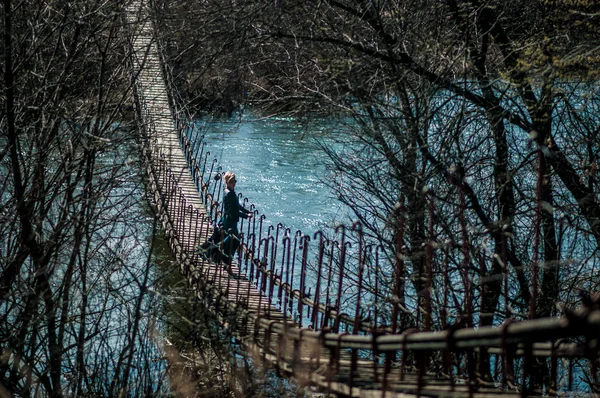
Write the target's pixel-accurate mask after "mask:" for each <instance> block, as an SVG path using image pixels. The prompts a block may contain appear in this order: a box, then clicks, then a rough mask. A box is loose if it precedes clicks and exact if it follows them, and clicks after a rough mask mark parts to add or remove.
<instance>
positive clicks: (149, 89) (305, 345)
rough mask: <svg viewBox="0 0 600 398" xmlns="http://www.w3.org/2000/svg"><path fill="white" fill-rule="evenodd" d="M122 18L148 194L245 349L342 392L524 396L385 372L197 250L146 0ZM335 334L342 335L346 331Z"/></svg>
mask: <svg viewBox="0 0 600 398" xmlns="http://www.w3.org/2000/svg"><path fill="white" fill-rule="evenodd" d="M127 18H128V23H129V25H130V26H129V27H130V32H131V38H132V40H131V42H132V55H133V56H132V62H133V69H134V81H135V95H136V103H137V104H138V105H139V106H140V108H139V109H138V116H140V118H139V123H140V125H139V127H140V129H141V130H142V131H144V132H145V134H146V138H147V140H146V143H145V151H144V154H145V156H146V157H147V159H146V161H147V173H148V183H149V187H148V188H149V189H148V190H149V192H150V194H151V195H152V198H151V201H152V202H153V205H154V207H155V209H156V210H157V214H159V217H160V219H161V222H162V225H163V228H164V230H165V231H166V234H167V236H168V238H169V243H170V246H171V250H172V252H173V254H174V256H175V258H176V259H177V260H178V261H179V263H180V265H181V271H182V272H183V273H185V274H186V275H187V278H188V282H189V284H190V287H191V288H192V289H195V292H196V294H197V295H198V296H199V297H202V296H203V295H208V296H211V297H212V299H213V301H212V302H210V303H207V309H208V310H211V311H213V312H214V313H215V315H216V316H217V317H219V319H220V322H221V324H222V325H223V326H224V327H227V328H228V329H230V330H231V331H232V332H234V334H235V335H236V337H237V338H238V339H239V340H240V341H241V343H242V345H243V346H244V347H245V349H246V350H247V351H248V352H249V353H254V354H255V355H256V356H257V357H260V358H262V359H264V360H266V361H269V362H270V363H271V364H274V365H275V366H277V367H278V368H279V369H280V370H282V371H283V372H285V373H287V374H289V375H291V376H293V377H294V378H295V379H297V380H300V381H301V382H305V383H307V384H313V385H316V386H319V387H320V388H321V389H323V390H324V391H328V392H333V393H338V394H342V395H346V396H353V397H354V396H356V397H359V396H360V397H384V396H385V397H405V396H421V395H425V396H457V397H459V396H460V397H462V396H473V397H483V396H490V397H491V396H498V395H503V396H521V395H520V394H519V393H517V391H516V390H512V391H502V390H501V389H499V388H496V387H495V386H493V385H485V384H481V383H480V384H478V385H475V384H476V383H475V382H468V381H467V380H463V379H460V378H458V377H455V378H450V377H449V376H448V377H444V376H443V375H442V372H437V373H436V374H433V373H427V372H425V371H424V370H421V373H420V374H419V372H418V370H414V369H413V371H412V372H408V371H407V372H404V371H403V369H404V366H400V365H399V364H398V363H396V362H395V363H394V364H393V365H394V366H393V368H392V371H391V372H385V371H384V370H385V368H384V365H383V362H382V360H381V359H378V360H377V361H373V360H365V359H361V358H358V357H357V351H358V350H351V349H350V350H349V349H339V347H340V346H339V345H338V347H337V348H335V349H334V348H328V346H327V345H326V344H323V339H324V338H325V335H326V332H325V331H321V332H319V333H317V332H313V331H311V330H307V329H301V328H299V327H298V325H297V324H296V323H295V322H294V321H293V320H291V319H289V318H286V316H285V315H284V313H282V312H281V311H280V310H279V309H278V308H277V307H276V306H275V305H273V304H272V303H270V302H269V299H268V297H267V296H265V295H264V294H262V293H261V291H260V290H259V289H257V287H256V286H255V285H254V284H253V283H251V282H250V281H249V280H248V279H247V275H245V274H244V273H243V272H242V270H241V269H240V267H239V266H238V264H235V263H234V264H232V267H231V270H229V271H228V270H227V269H226V267H224V266H223V265H220V264H214V263H211V262H207V261H204V260H202V259H200V258H199V257H198V256H197V254H195V250H196V248H197V246H198V245H199V244H200V243H201V242H202V241H203V240H204V239H206V238H207V237H208V236H209V232H210V230H211V226H210V219H209V216H208V214H207V212H206V207H205V204H204V203H202V201H201V198H200V195H199V194H198V189H197V187H196V185H195V183H194V179H193V178H192V174H191V173H190V165H189V163H188V161H187V160H186V153H185V152H184V150H183V149H182V142H181V137H180V136H179V132H178V131H177V128H176V125H175V115H173V114H172V111H171V107H170V104H169V93H168V89H167V85H166V83H165V79H164V76H163V71H162V68H161V60H160V57H159V50H158V46H157V43H156V42H155V40H154V39H153V37H154V32H153V26H152V22H151V20H150V19H149V17H148V12H147V5H146V3H145V1H144V0H138V1H133V2H132V3H131V4H130V6H128V14H127ZM338 337H339V341H342V340H343V339H345V338H346V337H348V335H346V334H340V335H338ZM374 341H375V338H374V337H373V342H374ZM394 360H396V359H395V358H394Z"/></svg>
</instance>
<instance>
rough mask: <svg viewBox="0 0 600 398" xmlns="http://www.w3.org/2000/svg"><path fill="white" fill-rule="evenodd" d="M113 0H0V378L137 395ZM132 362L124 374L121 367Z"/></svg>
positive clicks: (138, 291)
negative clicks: (0, 65) (0, 38)
mask: <svg viewBox="0 0 600 398" xmlns="http://www.w3.org/2000/svg"><path fill="white" fill-rule="evenodd" d="M123 7H124V4H122V2H116V1H115V2H104V1H74V2H36V1H23V2H18V3H15V2H13V1H11V0H5V1H4V2H3V9H2V32H3V43H2V60H3V67H4V68H3V70H4V79H3V81H2V85H1V87H2V97H3V101H2V102H3V107H2V110H1V111H0V112H1V117H0V120H1V131H2V133H1V135H0V145H1V148H2V149H1V156H0V176H1V178H2V186H1V188H0V213H1V219H0V231H1V232H0V234H1V236H2V239H1V242H0V319H1V321H0V358H1V359H0V386H2V389H3V391H4V392H6V393H8V392H12V393H14V394H15V395H19V396H31V395H36V396H38V395H39V396H53V397H58V396H63V395H87V394H97V395H111V396H115V395H119V394H125V395H126V394H129V393H130V392H131V393H133V392H135V391H138V392H142V391H143V392H144V394H146V393H147V394H151V393H152V392H153V391H159V390H160V389H161V388H163V386H162V384H161V383H162V379H161V373H163V371H164V369H161V366H162V367H164V363H163V362H162V361H160V360H158V361H155V359H157V358H160V352H159V351H158V349H157V348H156V345H155V343H154V341H153V338H152V333H153V328H154V326H153V324H152V317H153V313H152V311H151V309H152V297H151V296H149V295H148V294H147V292H148V289H149V286H151V284H152V282H153V274H152V272H151V270H152V269H151V267H150V261H149V258H150V257H149V255H150V254H149V250H150V248H149V245H148V243H147V241H146V239H147V237H148V236H152V235H153V234H154V233H156V232H155V231H153V228H152V225H151V224H149V223H148V222H147V221H146V219H145V216H144V214H143V212H142V209H143V207H142V205H141V203H140V199H143V186H142V185H141V183H142V181H141V178H140V177H141V175H140V173H139V172H138V171H137V170H139V165H138V156H137V149H136V146H135V142H136V141H135V140H136V135H135V132H134V130H133V125H132V124H130V123H129V120H130V117H129V116H128V115H127V112H126V109H127V106H126V104H127V103H128V102H129V101H130V98H131V96H130V92H131V91H130V84H131V83H130V80H131V73H130V68H129V65H128V64H127V56H126V55H127V54H126V51H127V48H128V46H127V42H126V41H125V40H126V37H127V36H126V35H124V34H123V29H124V26H123V20H122V16H123V12H124V8H123ZM132 372H135V377H134V375H132Z"/></svg>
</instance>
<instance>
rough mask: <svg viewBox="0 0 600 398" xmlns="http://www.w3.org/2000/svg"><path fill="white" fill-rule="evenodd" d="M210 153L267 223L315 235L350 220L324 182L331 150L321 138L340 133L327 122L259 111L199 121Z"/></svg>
mask: <svg viewBox="0 0 600 398" xmlns="http://www.w3.org/2000/svg"><path fill="white" fill-rule="evenodd" d="M197 127H199V128H200V129H201V131H202V133H203V134H204V135H205V141H206V143H207V150H208V151H210V154H211V155H210V158H216V159H217V160H218V162H219V164H220V165H221V166H222V171H227V170H231V171H233V172H234V173H235V174H236V176H237V179H238V184H237V187H236V189H237V191H238V193H241V194H242V195H243V196H244V197H245V198H247V199H248V201H249V202H250V203H253V204H254V205H255V206H256V209H257V210H258V211H259V213H261V214H264V215H265V216H266V219H265V223H266V224H267V225H269V224H272V225H277V224H278V223H281V224H283V225H284V226H285V227H288V228H290V230H291V231H296V230H300V231H302V232H303V233H305V234H312V233H314V232H315V231H317V230H319V229H324V228H326V227H327V226H328V225H335V224H336V223H341V222H345V221H347V219H348V214H349V212H348V210H347V209H346V208H345V207H344V206H343V205H342V204H341V203H340V202H339V201H338V200H337V199H336V198H335V197H334V195H333V194H332V193H331V191H330V189H329V188H328V187H327V186H326V184H325V183H324V180H325V179H326V178H328V174H327V173H328V171H327V168H326V163H327V155H326V154H325V153H324V152H323V151H322V150H321V148H320V147H319V145H318V144H317V141H316V139H315V137H320V139H327V135H328V134H334V133H335V131H334V129H333V126H331V125H328V124H327V123H319V124H310V125H304V124H302V123H301V122H299V121H298V120H297V119H295V118H268V119H265V118H263V119H261V118H257V117H255V115H253V114H248V113H246V114H244V115H242V116H233V117H231V118H228V119H223V118H221V119H212V120H201V121H198V122H197Z"/></svg>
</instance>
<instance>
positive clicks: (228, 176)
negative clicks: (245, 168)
mask: <svg viewBox="0 0 600 398" xmlns="http://www.w3.org/2000/svg"><path fill="white" fill-rule="evenodd" d="M223 180H225V185H229V181H231V180H235V174H233V173H232V172H231V171H228V172H226V173H225V174H223Z"/></svg>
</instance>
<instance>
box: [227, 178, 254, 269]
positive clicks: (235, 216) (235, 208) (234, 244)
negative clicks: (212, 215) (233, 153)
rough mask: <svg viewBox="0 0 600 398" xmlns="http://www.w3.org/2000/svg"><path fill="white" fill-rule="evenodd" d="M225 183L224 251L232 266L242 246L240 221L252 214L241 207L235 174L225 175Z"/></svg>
mask: <svg viewBox="0 0 600 398" xmlns="http://www.w3.org/2000/svg"><path fill="white" fill-rule="evenodd" d="M223 180H224V181H225V196H224V197H223V218H222V220H221V222H222V224H223V230H224V231H225V239H224V240H223V251H224V257H225V261H226V262H227V263H228V264H231V260H232V258H233V255H234V254H235V252H236V250H237V248H238V246H239V245H240V238H239V231H238V226H237V224H238V221H239V220H240V218H244V219H247V218H251V217H252V212H251V211H249V210H248V209H246V208H244V207H242V205H240V201H239V199H238V196H237V193H235V185H236V183H237V180H236V178H235V174H234V173H232V172H231V171H228V172H226V173H225V174H224V175H223Z"/></svg>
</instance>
